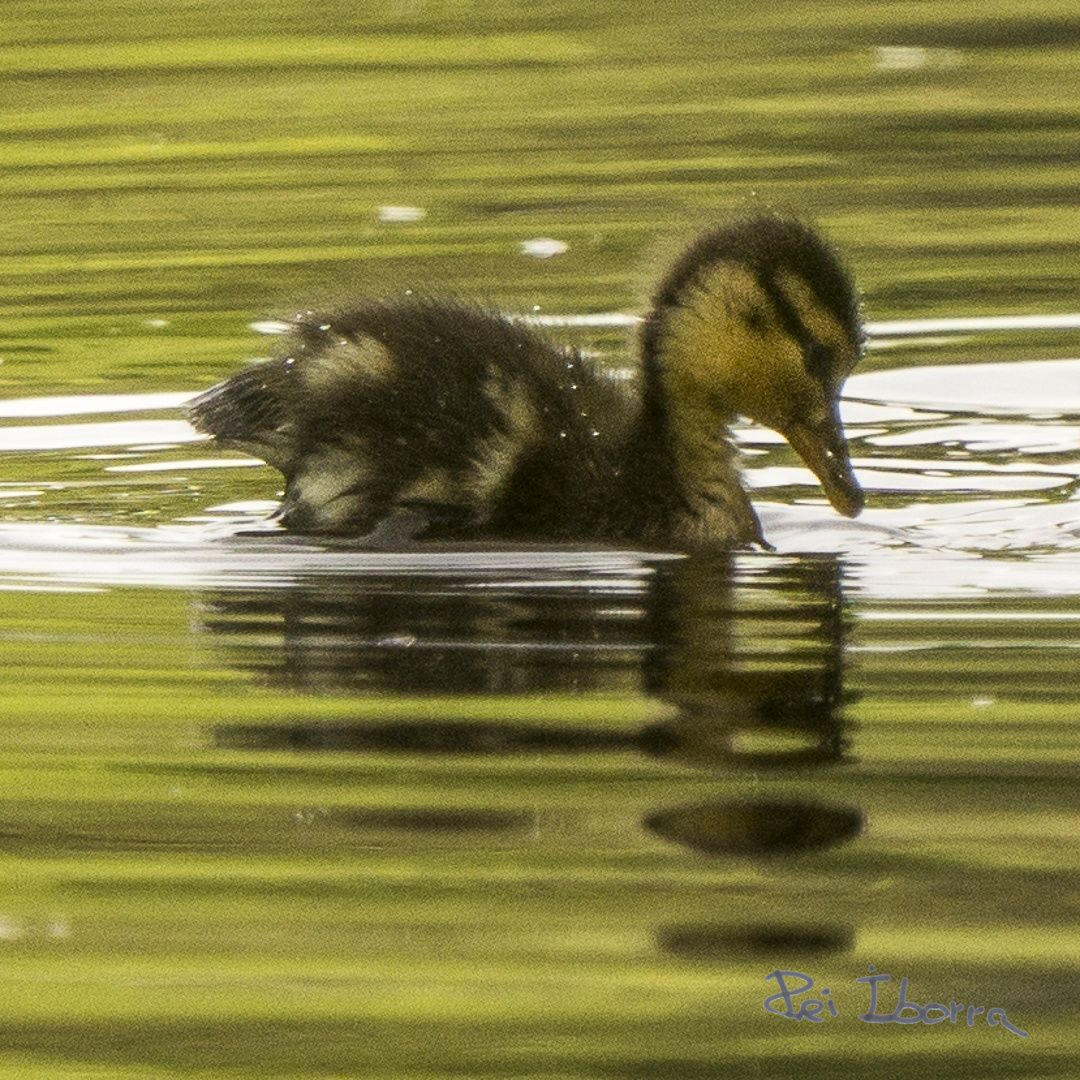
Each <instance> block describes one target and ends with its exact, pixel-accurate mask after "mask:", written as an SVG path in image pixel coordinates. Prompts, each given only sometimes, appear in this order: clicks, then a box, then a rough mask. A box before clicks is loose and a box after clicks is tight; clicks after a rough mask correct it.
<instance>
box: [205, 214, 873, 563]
mask: <svg viewBox="0 0 1080 1080" xmlns="http://www.w3.org/2000/svg"><path fill="white" fill-rule="evenodd" d="M862 341H863V334H862V327H861V323H860V319H859V311H858V301H857V297H856V294H855V290H854V288H853V286H852V283H851V281H850V279H849V278H848V276H847V274H846V273H845V271H844V269H843V267H842V265H841V264H840V262H839V260H838V259H837V257H836V255H835V254H834V253H833V251H832V250H831V249H830V248H829V247H828V245H827V244H826V243H825V242H824V241H823V240H822V239H821V238H820V237H819V236H818V235H817V234H816V233H815V232H813V231H812V230H811V229H809V228H808V227H807V226H805V225H803V224H801V223H799V222H797V221H794V220H789V219H785V218H781V217H777V216H772V215H768V216H759V217H753V218H749V219H746V220H742V221H736V222H734V223H732V224H729V225H726V226H723V227H720V228H717V229H715V230H712V231H710V232H707V233H705V234H704V235H703V236H701V237H700V238H699V239H698V240H697V242H696V243H694V244H693V245H692V246H691V247H690V248H689V250H688V251H687V252H686V253H685V254H684V255H683V256H682V258H681V259H680V260H679V261H678V262H677V263H676V265H675V266H674V267H673V268H672V270H671V271H670V272H669V273H668V275H667V276H666V277H665V278H664V280H663V281H662V282H661V284H660V286H659V288H658V289H657V292H656V295H655V298H654V302H653V308H652V311H651V312H650V314H649V315H648V317H647V319H646V321H645V325H644V331H643V334H642V337H641V354H642V355H641V369H642V370H641V375H640V380H639V381H638V382H637V383H632V384H627V383H622V382H617V381H615V380H613V379H612V378H610V377H609V376H608V375H607V374H605V372H604V371H603V369H602V368H600V367H597V366H594V365H592V364H590V363H589V362H588V361H586V360H585V359H584V358H583V357H582V356H581V355H580V354H579V353H577V352H576V351H574V350H571V349H565V348H562V347H560V346H557V345H554V344H552V343H551V342H549V341H547V340H545V339H544V338H543V337H541V336H540V335H539V334H537V333H536V332H535V331H533V330H532V329H530V328H529V327H527V326H524V325H522V324H521V323H520V322H516V321H514V320H511V319H509V318H506V317H505V316H502V315H498V314H495V313H491V312H486V311H483V310H479V309H476V308H473V307H469V306H467V305H465V304H460V303H456V302H447V301H444V300H435V299H431V298H426V297H418V296H412V295H408V296H404V297H400V298H396V299H389V300H364V301H361V302H360V303H358V304H357V305H356V306H354V307H352V308H350V309H348V310H346V311H343V312H340V313H337V314H326V315H322V314H318V313H314V312H307V313H304V314H302V315H300V316H298V317H297V318H296V320H295V322H294V324H293V331H292V336H291V339H290V340H289V345H288V350H287V352H286V353H285V354H284V355H282V356H280V357H278V358H275V359H271V360H266V361H262V362H260V363H257V364H254V365H252V366H251V367H249V368H248V369H246V370H244V371H242V372H240V373H239V374H238V375H234V376H233V377H232V378H231V379H228V380H226V381H225V382H223V383H220V384H218V385H217V386H214V387H212V388H211V389H210V390H208V391H206V392H205V393H204V394H202V395H200V396H199V397H197V398H196V399H195V400H194V401H193V402H192V403H191V406H190V410H191V412H190V415H191V420H192V423H193V424H194V426H195V427H196V428H197V429H198V430H199V431H202V432H205V433H207V434H209V435H212V436H213V437H214V438H215V439H216V440H217V442H218V443H219V444H220V445H223V446H228V447H234V448H236V449H240V450H243V451H245V452H247V453H251V454H253V455H255V456H256V457H260V458H262V459H263V460H264V461H266V462H267V463H268V464H270V465H272V466H273V467H274V468H276V469H278V470H279V471H280V472H281V473H282V474H283V475H284V477H285V497H284V501H283V503H282V506H281V509H280V511H279V517H280V521H281V522H282V524H283V525H285V526H286V527H287V528H290V529H294V530H297V531H300V532H305V533H329V534H345V535H354V536H357V537H361V538H362V540H363V542H366V543H367V544H369V545H370V546H373V547H395V546H398V545H401V544H403V543H407V542H408V541H410V540H414V539H420V538H426V537H437V536H441V537H454V538H458V539H479V538H495V539H504V540H518V541H520V540H543V541H555V542H567V541H601V542H603V541H607V542H620V543H635V544H646V545H650V546H655V547H665V548H676V549H684V550H687V549H692V548H699V547H707V546H715V547H737V546H740V545H743V544H747V543H754V542H758V543H763V542H764V540H763V537H762V535H761V527H760V525H759V523H758V519H757V515H756V514H755V513H754V510H753V508H752V506H751V505H750V501H749V499H748V498H747V495H746V492H745V491H744V489H743V486H742V483H741V480H740V475H739V467H738V463H737V459H736V451H735V448H734V446H733V444H732V441H731V436H730V432H729V425H730V423H731V422H732V421H733V420H734V419H735V417H736V416H738V415H744V416H748V417H750V418H751V419H753V420H756V421H758V422H759V423H762V424H765V425H767V426H769V427H771V428H774V429H775V430H777V431H779V432H780V433H781V434H783V435H784V437H785V438H786V439H787V440H788V442H789V443H790V444H791V445H792V446H793V447H794V449H795V450H796V451H797V452H798V453H799V455H800V456H801V457H802V459H803V460H804V461H805V462H806V464H807V465H808V466H809V467H810V468H811V469H812V470H813V472H814V473H815V475H816V476H817V477H818V479H819V480H820V481H821V484H822V486H823V487H824V489H825V493H826V495H827V496H828V498H829V500H830V502H831V503H832V504H833V506H834V507H835V508H836V509H837V510H838V511H839V512H840V513H842V514H845V515H848V516H854V515H856V514H858V512H859V511H860V510H861V508H862V492H861V490H860V488H859V485H858V483H857V481H856V480H855V477H854V475H853V473H852V471H851V465H850V461H849V458H848V450H847V444H846V441H845V439H844V434H843V428H842V426H841V423H840V418H839V413H838V404H839V395H840V391H841V387H842V386H843V383H844V380H845V379H846V378H847V376H848V374H849V373H850V372H851V370H852V368H853V367H854V365H855V363H856V361H857V359H858V357H859V354H860V352H861V349H862Z"/></svg>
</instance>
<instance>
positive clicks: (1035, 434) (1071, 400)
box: [0, 360, 1080, 597]
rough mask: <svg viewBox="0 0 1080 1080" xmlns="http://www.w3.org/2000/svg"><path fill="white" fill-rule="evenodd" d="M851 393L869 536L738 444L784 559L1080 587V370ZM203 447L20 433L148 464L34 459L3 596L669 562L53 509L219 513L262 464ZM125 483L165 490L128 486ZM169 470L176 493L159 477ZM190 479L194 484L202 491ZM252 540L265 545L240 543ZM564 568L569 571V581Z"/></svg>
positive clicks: (902, 380)
mask: <svg viewBox="0 0 1080 1080" xmlns="http://www.w3.org/2000/svg"><path fill="white" fill-rule="evenodd" d="M847 389H848V392H849V394H850V397H851V398H852V399H853V400H847V401H845V403H844V418H845V422H846V424H847V426H848V431H849V436H850V439H851V443H852V451H853V457H854V461H855V465H856V468H857V470H858V473H859V476H860V479H861V481H862V483H863V484H864V486H865V488H866V490H867V492H868V494H869V496H870V498H869V506H868V509H867V510H866V511H865V513H864V514H863V516H862V517H861V518H860V519H859V520H857V521H847V520H845V519H842V518H839V517H837V515H836V514H835V513H833V511H832V510H831V509H830V508H828V507H827V506H826V505H825V504H824V500H823V498H822V497H821V494H820V491H819V490H818V487H817V482H816V481H815V480H814V478H813V477H812V475H811V474H810V473H809V471H808V470H806V469H804V468H802V467H801V465H796V464H794V460H795V459H793V458H792V456H791V454H790V451H788V450H787V449H786V448H784V447H783V445H782V444H783V440H782V439H780V437H779V436H777V435H776V434H775V433H773V432H770V431H766V430H764V429H761V428H758V427H755V426H752V425H740V427H739V428H738V429H737V432H736V434H737V438H738V440H739V442H740V443H741V444H743V445H744V446H745V447H747V449H748V454H747V457H746V460H745V464H746V467H747V468H746V475H747V484H748V486H749V487H750V488H751V489H753V490H754V491H755V492H757V493H758V494H759V496H763V497H765V501H761V500H760V499H759V501H758V506H759V511H760V514H761V517H762V521H763V525H764V529H765V533H766V535H767V536H768V538H769V540H770V542H771V543H772V544H773V545H774V546H775V547H776V548H777V550H778V552H780V553H799V552H830V553H838V554H840V555H842V556H844V557H845V561H846V563H847V565H848V568H849V577H850V583H851V585H852V588H853V589H854V590H855V591H857V592H865V593H867V594H868V595H872V596H903V597H923V596H925V597H940V596H967V595H984V594H986V593H988V592H995V591H1000V592H1007V593H1014V592H1015V593H1026V592H1029V593H1039V594H1045V595H1049V594H1057V593H1061V592H1062V591H1063V590H1065V591H1068V590H1069V589H1070V588H1071V589H1072V590H1073V591H1080V499H1078V498H1077V497H1076V492H1077V479H1078V478H1080V461H1078V460H1077V457H1076V454H1077V451H1078V450H1080V435H1078V433H1077V431H1078V429H1077V425H1076V422H1075V420H1074V419H1070V420H1064V419H1060V417H1063V416H1070V417H1071V416H1074V415H1080V360H1049V361H1037V362H1014V363H1002V364H952V365H944V366H938V367H917V368H906V369H895V370H889V371H882V372H870V373H866V374H860V375H856V376H854V377H853V378H852V379H851V380H849V382H848V387H847ZM190 397H191V394H190V393H161V394H131V395H87V396H83V397H75V396H72V397H52V398H31V399H22V400H18V401H9V402H0V418H11V419H16V418H19V419H23V418H39V419H41V420H47V419H49V418H51V417H68V416H77V415H88V414H98V415H106V416H107V415H110V414H116V415H123V414H133V413H137V414H148V413H154V412H158V411H160V410H168V409H176V408H179V407H181V406H182V405H183V403H184V402H185V401H186V400H187V399H188V398H190ZM981 413H989V414H992V415H993V416H994V419H993V420H992V421H988V420H986V419H984V418H983V417H982V416H980V415H979V414H981ZM1051 416H1053V417H1054V418H1052V419H1051V418H1049V417H1051ZM1013 417H1015V419H1012V418H1013ZM1036 417H1047V419H1041V420H1040V419H1036ZM201 439H202V437H201V436H199V435H198V434H197V433H195V432H194V431H193V430H192V429H191V428H190V426H189V425H188V424H187V423H186V422H185V421H183V420H180V419H161V418H153V417H150V416H144V415H140V416H139V417H138V418H132V419H117V420H102V421H99V422H92V423H83V424H69V423H61V424H50V423H39V424H33V425H25V424H22V425H10V426H4V425H3V424H0V448H2V449H4V450H6V451H8V452H9V453H13V454H16V453H19V452H21V451H33V452H36V451H42V450H46V451H47V450H52V451H61V452H62V451H68V450H74V449H86V448H95V447H112V448H116V449H117V450H118V451H119V450H123V451H125V452H126V453H125V456H126V457H127V458H128V461H126V462H125V463H124V464H109V463H108V462H109V461H110V460H112V459H113V458H114V455H111V454H104V455H84V456H82V457H81V458H79V459H72V458H67V459H66V460H78V461H80V463H81V464H82V466H83V467H84V468H85V469H88V470H89V469H94V468H97V469H98V470H100V472H99V473H98V474H97V477H98V478H97V479H95V478H94V476H93V475H92V474H91V475H90V476H88V477H87V476H84V477H83V478H80V479H77V480H72V481H68V482H65V481H63V480H57V479H56V478H55V476H53V475H50V474H49V468H51V467H52V465H51V463H54V462H55V461H56V458H55V456H51V457H50V456H48V455H46V458H45V459H44V460H45V462H46V467H43V468H42V469H41V471H40V472H37V471H35V473H34V474H33V475H30V476H27V475H25V473H26V462H27V461H28V460H30V459H26V460H24V461H22V462H21V465H22V466H23V468H22V472H23V474H24V475H22V476H21V478H20V479H19V480H17V481H16V480H12V481H11V483H10V488H9V489H8V490H7V491H5V490H4V489H3V486H2V485H0V505H2V504H3V502H4V500H5V499H10V500H12V501H11V509H10V510H9V515H10V514H14V513H16V512H17V510H18V508H19V507H22V508H23V512H21V513H19V516H20V517H25V516H26V514H25V508H27V507H31V506H32V507H33V508H34V513H35V515H36V517H37V518H38V519H39V520H32V521H24V522H21V523H14V522H12V523H8V524H4V525H0V582H2V584H3V586H4V587H5V588H11V587H16V588H18V587H27V588H31V587H32V588H53V587H65V586H70V587H72V588H86V587H94V586H96V585H102V584H115V583H122V584H139V585H158V586H164V587H178V588H191V587H215V588H229V587H251V586H253V585H254V586H256V587H283V586H289V585H294V584H296V583H298V582H300V581H303V580H308V579H311V578H313V577H314V578H318V577H323V576H326V575H332V574H340V573H347V574H350V575H357V576H363V575H366V574H386V573H394V574H410V575H411V574H417V575H432V574H434V575H440V574H459V575H460V574H466V575H479V576H480V578H483V577H484V576H485V575H491V576H494V577H502V578H503V579H504V580H505V578H506V575H508V574H513V575H514V576H515V578H517V577H520V578H521V580H522V581H524V582H528V583H530V587H535V586H536V584H537V582H538V581H540V580H549V581H554V580H559V581H561V582H563V583H565V582H566V581H567V580H569V579H578V578H580V580H581V582H582V584H583V585H584V586H585V587H587V586H588V582H589V580H590V579H592V578H593V577H594V575H600V576H601V577H603V578H604V580H605V586H606V587H610V585H611V579H612V577H613V576H614V577H616V578H619V579H621V580H624V581H625V582H626V583H627V587H629V588H634V587H636V586H637V584H640V582H641V581H642V580H643V575H645V576H647V575H648V574H649V572H650V570H649V567H650V565H651V563H652V562H653V560H654V559H655V558H657V556H651V555H643V554H638V553H633V552H606V551H581V550H574V551H566V550H559V549H551V548H532V549H528V548H527V549H524V550H522V549H516V550H510V549H505V548H498V547H494V548H487V549H476V548H472V549H469V548H465V547H461V546H458V547H455V548H452V549H445V548H444V549H438V548H434V547H432V548H425V549H424V550H422V551H416V552H412V553H398V554H383V553H371V552H363V551H359V550H356V549H353V550H350V549H349V546H348V543H347V542H341V543H336V544H335V543H320V542H316V541H313V540H307V539H303V538H297V537H291V536H287V535H285V534H283V533H281V532H276V531H275V530H274V529H273V527H272V526H269V525H267V523H266V521H265V514H266V512H267V511H268V510H269V509H270V508H271V507H272V506H273V504H272V503H269V502H267V501H266V500H250V499H238V498H237V496H238V495H239V494H240V492H239V491H238V490H230V491H229V497H227V498H225V499H222V498H221V496H220V495H219V496H218V499H217V505H213V506H210V507H207V508H205V509H202V510H201V511H200V512H198V513H196V514H191V513H190V512H188V513H187V514H186V515H184V516H183V517H181V520H180V521H178V522H177V523H176V524H173V525H161V526H159V527H157V528H125V527H117V526H115V525H110V524H109V520H110V519H109V516H108V513H107V512H104V513H103V517H102V518H100V519H98V523H96V524H90V525H87V524H80V523H77V521H78V518H77V519H76V521H72V520H71V517H68V518H67V519H65V515H64V513H62V512H60V513H51V512H50V506H51V505H52V503H51V500H60V499H62V497H63V496H64V494H65V492H66V491H71V492H72V493H73V496H74V494H75V493H76V492H77V491H83V492H84V494H82V495H80V496H79V498H80V500H85V498H86V497H87V496H86V495H85V491H86V489H90V488H94V486H95V485H98V484H104V483H106V481H105V475H106V474H113V475H114V476H115V481H112V480H110V481H108V482H109V483H113V482H115V484H131V485H134V484H136V483H144V484H145V483H150V482H153V483H161V484H168V483H175V478H176V477H178V476H180V474H183V473H187V472H198V473H199V475H200V476H202V477H207V478H208V479H207V481H206V490H207V492H208V496H209V497H208V498H207V499H206V502H208V503H211V502H213V501H214V500H213V492H214V490H215V489H214V488H213V483H214V481H213V477H214V476H217V475H221V476H223V477H224V476H228V475H229V474H231V473H233V472H234V471H235V470H236V469H238V468H245V469H246V468H249V467H254V466H257V465H258V463H257V462H256V461H254V460H253V459H249V458H235V457H224V456H222V455H217V456H214V455H213V453H212V451H209V452H208V456H206V457H193V456H192V453H191V451H190V449H188V450H187V452H186V453H184V454H183V456H181V455H180V453H178V452H180V451H182V450H185V449H186V448H188V447H190V445H191V444H192V443H195V442H198V441H201ZM881 451H884V453H882V452H881ZM777 455H779V457H778V456H777ZM897 455H901V456H897ZM1006 455H1007V456H1006ZM98 459H100V460H98ZM132 459H134V460H132ZM34 460H36V459H34ZM789 462H790V464H789ZM116 474H119V475H116ZM124 474H148V475H147V477H146V479H145V480H138V481H137V480H136V479H135V477H134V476H133V477H132V479H131V480H130V481H126V480H122V479H121V477H122V476H123V475H124ZM155 474H160V476H161V480H160V481H159V480H152V478H153V477H154V475H155ZM170 478H173V479H170ZM186 482H187V483H188V484H189V485H190V484H191V483H192V481H191V480H190V478H189V479H188V480H187V481H186ZM199 483H200V485H202V484H203V481H202V480H200V481H199ZM122 490H123V489H121V492H122ZM134 490H135V489H134V488H132V491H134ZM142 490H144V491H145V490H146V489H145V488H144V489H142ZM162 490H163V491H164V490H165V489H162ZM190 490H196V489H194V488H191V489H190ZM199 490H202V488H201V487H200V488H199ZM770 492H771V493H774V498H773V499H772V500H769V499H768V498H767V496H768V493H770ZM253 494H255V492H254V491H253ZM995 494H999V495H1004V494H1008V495H1009V496H1011V497H1008V498H994V497H992V496H994V495H995ZM150 497H151V498H152V494H151V496H150ZM776 497H780V498H782V499H783V500H784V501H783V502H777V501H776ZM32 500H33V501H32ZM61 505H62V504H61ZM79 505H80V514H79V518H82V517H85V505H86V504H85V502H80V504H79ZM103 505H104V504H103ZM106 510H107V508H106ZM178 516H180V515H178ZM48 519H51V520H48ZM90 520H91V521H93V520H94V519H93V518H91V519H90ZM113 520H114V521H115V520H116V519H115V518H114V519H113ZM245 528H255V529H260V530H262V531H263V532H264V535H262V536H255V537H252V536H237V535H236V533H237V532H238V531H240V530H243V529H245ZM775 558H776V556H770V555H764V554H749V555H746V556H741V557H740V566H743V567H746V568H752V567H753V566H755V565H758V560H766V561H767V560H769V559H775ZM766 565H767V562H766ZM556 568H558V569H559V571H560V573H558V574H555V573H554V571H555V569H556ZM1069 582H1072V585H1071V586H1070V585H1069V584H1068V583H1069Z"/></svg>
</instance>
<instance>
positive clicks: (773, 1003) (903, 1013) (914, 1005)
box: [765, 964, 1028, 1039]
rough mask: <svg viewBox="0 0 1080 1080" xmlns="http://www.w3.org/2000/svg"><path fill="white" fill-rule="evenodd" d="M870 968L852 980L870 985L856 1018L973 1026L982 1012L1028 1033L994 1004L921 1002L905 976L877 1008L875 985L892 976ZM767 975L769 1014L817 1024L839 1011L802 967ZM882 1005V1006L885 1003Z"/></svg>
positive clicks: (990, 1020) (988, 1020)
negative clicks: (771, 986)
mask: <svg viewBox="0 0 1080 1080" xmlns="http://www.w3.org/2000/svg"><path fill="white" fill-rule="evenodd" d="M869 970H870V972H871V974H869V975H864V976H863V977H862V978H861V979H856V980H855V981H856V982H857V983H863V984H865V985H866V986H869V988H870V1001H869V1003H868V1008H867V1010H866V1012H864V1013H861V1014H860V1015H859V1016H858V1019H859V1020H861V1021H863V1023H865V1024H930V1025H932V1024H943V1023H945V1021H946V1020H948V1021H949V1023H950V1024H955V1023H956V1022H957V1021H958V1020H959V1019H960V1017H961V1016H963V1017H964V1018H965V1019H966V1020H967V1026H968V1027H974V1026H975V1018H976V1017H977V1016H981V1015H983V1014H985V1019H986V1023H987V1025H988V1026H989V1027H1002V1028H1004V1029H1005V1030H1006V1031H1011V1032H1012V1033H1013V1034H1014V1035H1019V1036H1020V1037H1021V1038H1023V1039H1026V1038H1027V1035H1028V1033H1027V1032H1026V1031H1021V1030H1020V1028H1018V1027H1017V1026H1016V1025H1015V1024H1012V1023H1010V1022H1009V1017H1008V1016H1007V1015H1006V1013H1005V1010H1004V1009H1001V1008H998V1007H997V1006H992V1007H991V1008H986V1007H984V1006H982V1005H967V1006H965V1005H964V1003H963V1002H962V1001H950V1002H949V1004H948V1005H941V1004H939V1003H938V1002H936V1001H932V1002H930V1003H929V1004H927V1005H920V1004H919V1003H918V1002H917V1001H912V999H911V998H909V997H908V981H907V979H906V978H903V979H901V980H900V992H899V994H898V995H897V998H896V1004H895V1006H894V1007H893V1009H892V1011H891V1012H885V1011H879V1001H878V987H879V986H880V985H881V984H883V983H887V982H891V981H892V976H891V975H885V974H884V973H882V974H877V973H876V972H875V968H874V966H873V965H872V964H871V965H870V968H869ZM770 979H771V980H773V981H774V982H775V983H776V988H777V993H775V994H772V995H770V996H769V997H767V998H766V999H765V1011H766V1012H767V1013H769V1014H770V1015H771V1016H782V1017H784V1018H785V1019H787V1020H809V1021H810V1022H811V1023H814V1024H820V1023H822V1022H824V1021H825V1020H829V1019H835V1018H836V1017H838V1016H839V1015H840V1010H839V1008H838V1007H837V1004H836V1001H835V1000H834V999H833V996H832V991H831V990H830V989H829V988H828V987H827V986H825V987H822V988H821V989H820V990H818V991H816V993H815V994H814V995H811V991H812V990H814V989H815V986H814V980H813V978H812V977H811V976H810V975H807V974H805V973H804V972H802V971H784V970H782V969H779V968H778V969H777V970H776V971H770V972H769V974H768V975H766V976H765V981H766V982H768V981H769V980H770ZM881 1008H882V1010H883V1008H884V1007H883V1006H882V1007H881Z"/></svg>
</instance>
